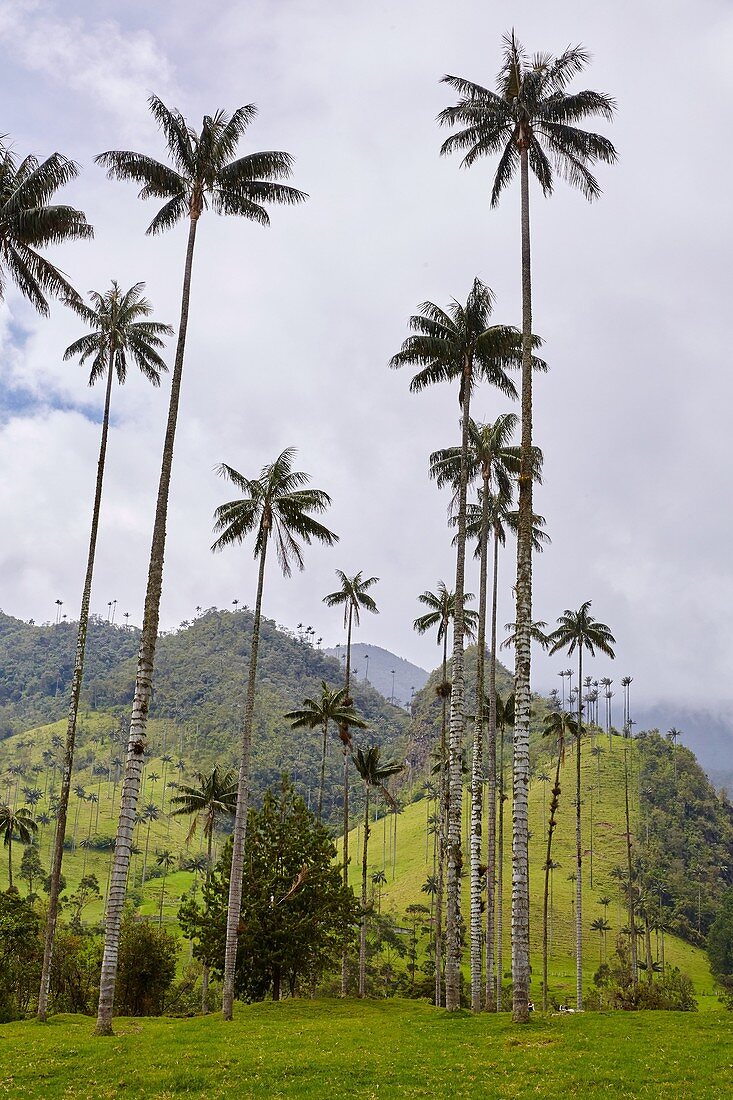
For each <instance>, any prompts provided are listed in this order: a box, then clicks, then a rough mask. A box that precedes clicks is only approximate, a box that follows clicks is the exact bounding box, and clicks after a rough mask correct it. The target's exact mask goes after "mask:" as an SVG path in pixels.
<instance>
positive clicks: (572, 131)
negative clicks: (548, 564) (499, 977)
mask: <svg viewBox="0 0 733 1100" xmlns="http://www.w3.org/2000/svg"><path fill="white" fill-rule="evenodd" d="M587 63H588V54H587V53H586V52H585V50H583V49H582V48H581V47H579V46H575V47H568V49H566V50H565V51H564V52H563V53H562V54H560V56H559V57H553V56H552V55H551V54H547V53H545V54H536V55H535V56H534V57H533V58H529V57H528V55H527V54H526V53H525V51H524V49H523V48H522V46H521V45H520V43H519V42H518V41H517V39H516V37H515V35H514V32H512V34H511V35H505V36H504V39H503V57H502V65H501V69H500V72H499V76H498V80H497V90H496V91H495V92H492V91H490V90H489V89H488V88H484V87H482V86H481V85H480V84H475V83H473V82H471V81H468V80H464V79H463V78H462V77H458V76H450V75H449V76H445V77H444V78H443V81H444V82H445V83H447V84H448V85H449V86H450V87H451V88H453V89H454V90H455V91H456V92H457V93H458V95H459V97H460V98H459V100H458V102H457V103H456V104H455V106H453V107H447V108H446V109H445V110H443V111H441V112H440V114H439V115H438V121H439V123H440V124H441V125H446V126H457V127H459V129H458V130H457V131H456V132H454V133H452V134H451V135H450V136H449V137H448V138H447V139H446V140H445V141H444V142H443V146H442V148H441V154H443V155H446V154H449V153H452V152H455V151H459V152H462V153H464V157H463V161H462V163H463V165H464V166H465V167H466V168H470V167H471V165H472V164H474V163H475V162H476V161H477V160H479V159H480V158H481V157H483V156H488V155H491V156H493V155H495V154H500V156H499V163H498V166H497V169H496V173H495V175H494V183H493V187H492V192H491V205H492V207H494V206H496V205H497V204H498V202H499V199H500V196H501V193H502V191H503V190H504V189H505V188H506V187H507V186H508V185H509V183H510V182H511V180H512V179H513V177H514V176H515V174H516V171H517V168H519V174H520V192H521V244H522V384H521V390H522V410H521V415H522V439H521V470H520V475H519V516H520V519H519V538H518V541H517V586H516V589H517V624H518V632H519V644H518V645H517V649H516V663H515V691H516V696H517V726H516V729H515V734H514V739H515V754H514V803H513V806H514V809H513V818H514V830H515V833H516V837H515V841H514V845H513V847H514V852H515V859H514V862H513V871H512V945H513V946H512V973H513V990H514V994H513V1014H514V1017H515V1019H516V1020H517V1021H519V1022H523V1023H526V1022H527V1020H528V1019H529V973H530V971H529V867H528V858H527V839H526V838H527V832H528V829H529V823H528V816H527V815H528V802H527V792H528V788H529V779H528V770H529V715H530V668H531V655H530V634H529V631H530V625H531V623H532V538H531V529H532V513H533V505H532V474H531V465H532V460H531V455H532V346H533V343H532V341H533V337H532V275H531V262H530V222H529V174H530V170H531V171H532V172H533V173H534V175H535V176H536V178H537V180H538V181H539V184H540V186H541V188H542V191H543V194H545V195H550V194H552V190H553V187H554V171H559V172H560V174H561V175H562V176H563V177H564V178H565V179H566V180H567V181H568V182H569V183H570V184H571V185H572V186H574V187H578V188H579V189H580V190H581V191H582V193H583V194H584V195H585V197H586V198H588V199H594V198H596V197H597V196H598V195H599V194H600V187H599V186H598V182H597V181H596V179H595V178H594V176H593V175H592V173H591V171H590V167H592V166H593V165H594V164H595V163H596V162H597V161H599V160H600V161H605V162H607V163H613V162H614V161H615V160H616V151H615V149H614V147H613V145H612V144H611V142H610V141H608V139H607V138H604V137H602V136H600V135H598V134H593V133H588V132H586V131H584V130H581V129H579V128H578V127H577V126H576V125H574V124H575V123H578V122H581V121H583V120H584V119H585V118H588V117H592V116H594V115H600V116H601V117H603V118H605V119H609V120H610V119H611V118H612V116H613V111H614V109H615V104H614V102H613V100H612V99H611V98H610V97H609V96H607V95H603V94H601V93H598V92H592V91H582V92H575V93H573V94H568V92H567V87H568V84H569V83H570V81H571V80H572V78H573V77H574V76H576V75H577V74H578V73H579V72H581V71H582V69H584V68H585V66H586V64H587ZM546 150H547V151H549V154H550V156H549V159H548V155H547V152H546ZM551 161H552V162H554V169H553V163H551Z"/></svg>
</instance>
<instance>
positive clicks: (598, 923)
mask: <svg viewBox="0 0 733 1100" xmlns="http://www.w3.org/2000/svg"><path fill="white" fill-rule="evenodd" d="M590 927H591V931H592V932H597V933H598V936H599V940H600V947H599V952H598V965H599V966H601V964H602V963H603V948H604V946H605V943H606V934H607V933H608V932H610V931H611V925H610V924H609V923H608V921H607V920H606V918H605V917H596V919H595V920H594V921H591V926H590Z"/></svg>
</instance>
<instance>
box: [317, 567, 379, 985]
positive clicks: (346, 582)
mask: <svg viewBox="0 0 733 1100" xmlns="http://www.w3.org/2000/svg"><path fill="white" fill-rule="evenodd" d="M336 576H337V577H338V579H339V581H340V582H341V587H340V588H337V589H336V591H335V592H330V593H329V594H328V595H327V596H324V597H323V602H324V603H325V604H326V606H327V607H342V606H343V609H344V627H345V628H346V669H345V676H344V689H345V692H346V694H345V696H344V699H345V702H346V705H347V706H351V705H352V699H351V690H350V681H351V631H352V628H353V626H359V619H360V613H361V611H362V609H363V610H364V611H369V612H371V614H372V615H378V614H379V608H378V607H377V605H376V603H375V601H374V598H373V597H372V596H370V595H369V589H370V588H373V587H374V585H375V584H377V583H378V581H379V577H363V576H362V570H361V569H360V570H359V572H358V573H357V574H356V575H355V576H353V577H348V576H347V575H346V573H344V572H343V571H342V570H341V569H337V570H336ZM339 736H340V738H341V743H342V745H343V756H344V760H343V771H344V776H343V781H344V799H343V802H344V805H343V837H344V864H343V879H344V888H346V887H348V885H349V753H350V751H351V748H352V744H351V735H350V733H349V725H348V722H347V723H343V722H342V723H341V724H340V726H339ZM348 977H349V973H348V952H347V949H346V946H344V952H343V956H342V959H341V996H342V997H345V996H346V993H347V985H348Z"/></svg>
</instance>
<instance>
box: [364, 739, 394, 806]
mask: <svg viewBox="0 0 733 1100" xmlns="http://www.w3.org/2000/svg"><path fill="white" fill-rule="evenodd" d="M351 759H352V760H353V761H354V766H355V768H356V770H357V772H358V773H359V776H360V777H361V779H362V780H363V781H364V783H365V785H366V786H367V787H376V788H377V789H378V790H380V791H381V792H382V794H383V795H384V797H385V799H386V800H387V802H388V803H389V805H390V806H392V808H394V807H395V806H396V805H397V803H396V800H395V799H394V798H393V797H392V795H391V794H390V793H389V791H388V790H387V788H386V787H385V785H384V784H385V782H386V780H387V779H391V777H392V776H393V775H398V774H399V772H401V771H404V767H405V765H404V764H400V763H398V762H397V761H396V760H390V761H387V762H385V763H381V762H380V748H379V746H378V745H371V746H370V747H369V748H368V749H361V748H357V750H356V752H355V753H354V754H353V755H352V758H351Z"/></svg>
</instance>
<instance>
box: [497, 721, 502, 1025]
mask: <svg viewBox="0 0 733 1100" xmlns="http://www.w3.org/2000/svg"><path fill="white" fill-rule="evenodd" d="M499 757H500V772H501V778H500V780H499V855H498V859H497V875H496V1011H497V1012H501V1009H502V983H503V981H504V730H503V728H502V731H501V749H500V751H499Z"/></svg>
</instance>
